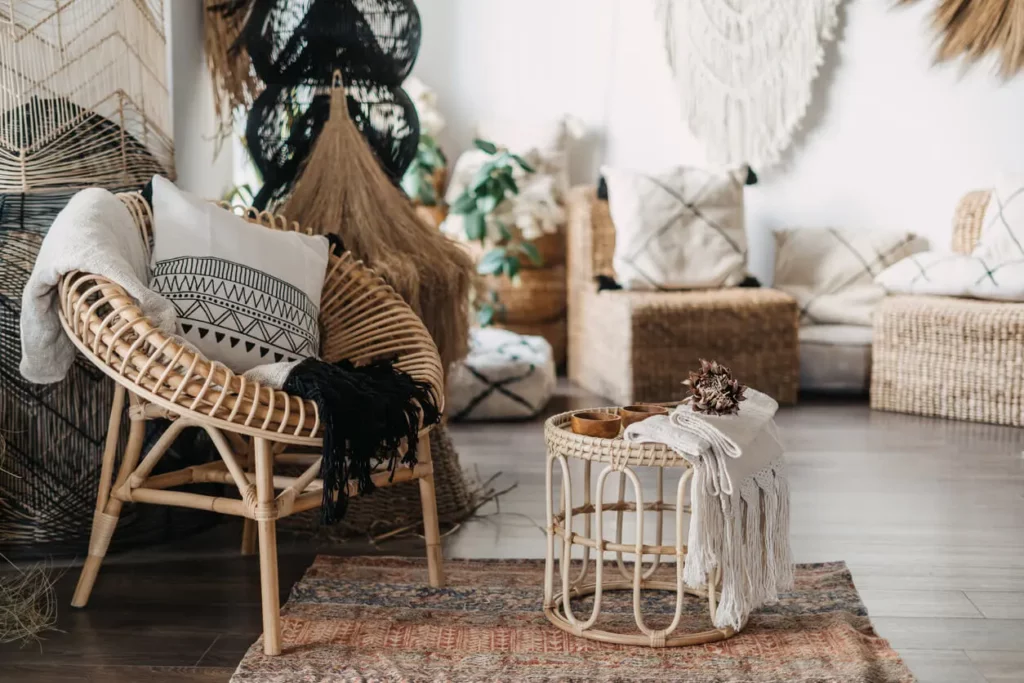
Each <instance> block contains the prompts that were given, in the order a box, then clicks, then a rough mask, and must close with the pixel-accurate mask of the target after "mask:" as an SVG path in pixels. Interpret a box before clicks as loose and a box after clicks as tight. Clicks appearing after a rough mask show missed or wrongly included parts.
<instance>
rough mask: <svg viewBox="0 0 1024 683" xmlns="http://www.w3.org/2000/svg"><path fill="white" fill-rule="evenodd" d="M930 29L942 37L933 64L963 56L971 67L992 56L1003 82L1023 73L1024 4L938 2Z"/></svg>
mask: <svg viewBox="0 0 1024 683" xmlns="http://www.w3.org/2000/svg"><path fill="white" fill-rule="evenodd" d="M912 2H917V0H900V4H903V5H909V4H910V3H912ZM932 27H933V28H934V29H935V30H936V31H937V32H938V33H939V34H940V36H941V38H940V39H939V46H938V50H937V52H936V55H935V58H936V61H939V62H946V61H949V60H952V59H956V58H958V57H961V56H962V57H964V58H966V59H967V61H968V62H971V63H974V62H977V61H979V60H981V59H982V58H984V57H986V56H988V55H995V56H996V58H997V59H998V61H999V73H1000V75H1002V76H1003V78H1012V77H1013V76H1015V75H1016V74H1017V73H1019V72H1020V71H1021V70H1022V69H1024V0H939V1H938V2H937V3H936V5H935V10H934V11H933V12H932Z"/></svg>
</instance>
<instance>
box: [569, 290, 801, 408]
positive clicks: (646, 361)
mask: <svg viewBox="0 0 1024 683" xmlns="http://www.w3.org/2000/svg"><path fill="white" fill-rule="evenodd" d="M587 296H588V297H590V298H591V299H592V301H590V302H588V305H587V306H585V307H584V310H583V311H581V312H579V313H578V314H574V313H573V311H572V309H571V308H570V311H569V313H570V319H569V377H570V378H571V379H572V380H573V381H575V382H576V383H577V384H579V385H580V386H582V387H583V388H585V389H587V390H589V391H592V392H594V393H596V394H598V395H600V396H606V397H608V398H610V399H612V400H613V401H615V402H616V403H619V404H622V405H625V404H628V403H634V402H637V401H669V400H672V399H674V398H678V397H679V396H681V395H682V392H683V390H684V387H682V386H680V382H682V381H683V380H684V379H686V378H687V376H688V374H687V373H688V371H689V370H692V369H693V368H695V367H697V366H698V365H699V362H700V359H701V358H706V359H708V360H712V359H713V360H717V361H719V362H720V363H724V364H725V365H727V366H729V368H730V369H731V370H732V372H733V374H734V375H735V376H736V377H739V378H740V379H741V380H742V382H743V383H744V384H746V385H748V386H751V387H754V388H755V389H757V390H758V391H762V392H764V393H766V394H768V395H769V396H773V397H775V398H776V400H778V402H779V403H793V402H795V401H796V396H797V389H798V383H799V373H800V362H799V342H798V339H797V331H798V324H797V317H798V314H797V306H796V301H795V300H794V299H793V298H792V297H790V296H789V295H788V294H784V293H782V292H779V291H776V290H772V289H746V288H733V289H715V290H702V291H692V292H626V291H602V292H593V293H588V294H587ZM598 331H600V334H599V335H598V336H596V337H594V336H593V335H594V334H595V333H596V332H598ZM584 337H586V338H584Z"/></svg>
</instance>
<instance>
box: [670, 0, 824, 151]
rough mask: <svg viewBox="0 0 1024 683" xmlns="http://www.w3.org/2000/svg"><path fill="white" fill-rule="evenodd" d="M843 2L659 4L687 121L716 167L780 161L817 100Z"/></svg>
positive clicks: (761, 0) (747, 0) (769, 0)
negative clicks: (814, 86) (815, 85)
mask: <svg viewBox="0 0 1024 683" xmlns="http://www.w3.org/2000/svg"><path fill="white" fill-rule="evenodd" d="M838 5H839V0H801V1H800V2H778V1H777V0H744V1H743V2H740V1H739V0H704V1H703V2H675V1H674V0H656V5H655V6H656V12H657V18H658V22H659V24H660V25H661V26H662V27H663V29H664V32H665V36H664V39H665V49H666V51H667V53H668V60H669V65H670V66H671V69H672V72H673V74H674V76H675V82H676V86H677V88H678V93H679V97H680V98H681V103H682V112H683V118H684V119H685V121H686V122H687V124H688V125H689V127H690V130H691V132H692V133H693V134H694V135H695V136H696V137H697V138H698V139H700V140H701V142H703V143H704V145H705V148H706V152H707V157H708V162H709V163H710V164H711V165H713V166H738V165H740V164H743V163H748V164H750V165H751V166H753V167H754V168H755V169H757V170H758V171H760V170H762V169H764V168H768V167H770V166H773V165H774V164H776V163H777V162H778V161H779V156H780V154H781V153H782V151H783V150H784V149H785V148H786V147H787V146H788V145H789V143H790V141H791V139H792V136H793V132H794V131H795V130H796V128H797V126H798V125H799V124H800V121H801V119H803V116H804V113H805V112H806V111H807V105H808V103H809V102H810V99H811V83H812V82H813V81H814V78H815V76H816V75H817V74H818V69H819V67H820V66H821V63H822V61H823V60H824V53H825V43H826V42H827V41H829V40H831V39H832V37H833V31H834V28H835V25H836V17H837V7H838Z"/></svg>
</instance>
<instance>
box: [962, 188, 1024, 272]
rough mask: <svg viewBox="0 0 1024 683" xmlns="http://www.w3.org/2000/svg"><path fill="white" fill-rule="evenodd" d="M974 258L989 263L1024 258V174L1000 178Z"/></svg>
mask: <svg viewBox="0 0 1024 683" xmlns="http://www.w3.org/2000/svg"><path fill="white" fill-rule="evenodd" d="M981 226H982V227H981V235H979V237H978V244H977V245H976V246H975V247H974V251H973V252H972V256H978V257H981V258H983V259H986V260H987V261H990V262H992V261H997V262H1003V261H1013V260H1016V259H1020V258H1024V175H1018V176H1013V175H1007V176H1003V177H1002V178H1000V180H999V182H997V183H996V185H995V187H993V188H992V193H991V195H990V196H989V200H988V205H987V206H986V207H985V217H984V218H983V219H982V224H981Z"/></svg>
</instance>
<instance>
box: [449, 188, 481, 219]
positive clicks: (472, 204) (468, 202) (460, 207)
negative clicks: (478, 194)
mask: <svg viewBox="0 0 1024 683" xmlns="http://www.w3.org/2000/svg"><path fill="white" fill-rule="evenodd" d="M449 211H451V212H452V213H459V214H469V213H471V212H475V211H476V198H475V197H473V195H471V194H470V193H468V192H463V193H462V194H460V195H459V196H458V198H457V199H456V200H455V201H454V202H452V205H451V207H449Z"/></svg>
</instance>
